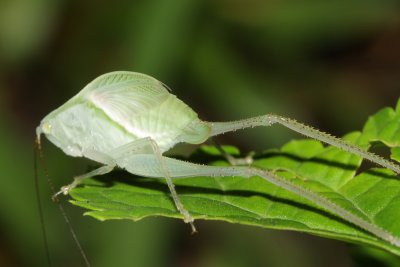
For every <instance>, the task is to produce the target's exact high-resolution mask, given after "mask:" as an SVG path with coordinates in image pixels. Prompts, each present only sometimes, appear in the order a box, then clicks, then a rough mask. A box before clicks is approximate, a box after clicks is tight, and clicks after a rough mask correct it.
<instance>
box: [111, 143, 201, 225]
mask: <svg viewBox="0 0 400 267" xmlns="http://www.w3.org/2000/svg"><path fill="white" fill-rule="evenodd" d="M148 148H150V149H151V150H150V151H149V149H148ZM149 153H151V154H154V155H155V157H156V159H157V164H158V166H160V167H161V171H162V176H163V177H164V178H165V180H166V182H167V185H168V188H169V190H170V192H171V196H172V199H173V201H174V203H175V206H176V208H177V209H178V211H179V212H180V213H181V214H182V216H183V220H184V222H185V223H189V224H190V226H191V228H192V233H195V232H196V227H195V226H194V223H193V222H194V219H193V217H192V216H191V215H190V213H189V212H188V211H187V210H186V209H185V207H184V206H183V204H182V202H181V200H180V198H179V196H178V194H177V192H176V189H175V185H174V183H173V182H172V179H171V176H170V174H169V170H168V168H167V166H166V164H165V162H164V158H163V156H162V153H161V150H160V148H159V146H158V145H157V143H156V142H155V141H154V140H153V139H151V138H149V137H145V138H141V139H138V140H135V141H133V142H132V143H129V144H127V145H124V146H123V147H121V148H118V149H115V150H113V151H111V153H110V154H111V155H112V156H113V157H114V158H116V161H117V164H118V165H119V166H121V167H125V166H124V165H125V162H124V161H126V159H128V158H129V157H130V156H133V155H140V154H149ZM125 169H127V170H128V171H129V169H128V168H126V167H125ZM130 172H131V171H130Z"/></svg>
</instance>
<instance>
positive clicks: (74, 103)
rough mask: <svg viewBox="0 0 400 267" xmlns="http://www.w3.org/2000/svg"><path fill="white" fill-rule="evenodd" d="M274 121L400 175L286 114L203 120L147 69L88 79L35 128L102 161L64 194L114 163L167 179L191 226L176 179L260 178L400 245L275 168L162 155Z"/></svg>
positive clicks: (69, 149) (67, 149) (75, 152)
mask: <svg viewBox="0 0 400 267" xmlns="http://www.w3.org/2000/svg"><path fill="white" fill-rule="evenodd" d="M275 123H277V124H281V125H283V126H285V127H287V128H290V129H292V130H294V131H296V132H298V133H301V134H303V135H305V136H308V137H311V138H313V139H316V140H319V141H322V142H325V143H327V144H330V145H333V146H336V147H339V148H341V149H343V150H345V151H347V152H350V153H353V154H356V155H358V156H361V157H362V158H364V159H367V160H370V161H372V162H374V163H376V164H378V165H381V166H383V167H385V168H388V169H391V170H393V171H394V172H395V173H397V174H400V166H398V165H396V164H394V163H392V162H391V161H388V160H386V159H384V158H381V157H380V156H378V155H375V154H373V153H370V152H368V151H366V150H363V149H361V148H359V147H357V146H355V145H352V144H350V143H347V142H345V141H343V140H341V139H339V138H336V137H333V136H330V135H328V134H325V133H323V132H320V131H318V130H316V129H313V128H311V127H309V126H306V125H304V124H301V123H299V122H297V121H295V120H292V119H289V118H284V117H281V116H277V115H263V116H258V117H254V118H249V119H244V120H238V121H231V122H206V121H202V120H201V119H199V117H198V115H197V113H196V112H194V111H193V110H192V109H191V108H190V107H189V106H187V105H186V104H185V103H183V102H182V101H181V100H179V99H178V98H177V97H176V96H175V95H173V94H171V93H170V92H169V90H168V89H167V88H166V86H165V85H164V84H163V83H161V82H160V81H158V80H156V79H154V78H152V77H150V76H148V75H145V74H141V73H135V72H126V71H117V72H111V73H107V74H104V75H102V76H100V77H98V78H96V79H95V80H93V81H92V82H91V83H89V84H88V85H87V86H86V87H85V88H84V89H83V90H82V91H80V92H79V93H78V94H77V95H76V96H74V97H73V98H71V99H70V100H69V101H67V102H66V103H65V104H63V105H62V106H61V107H59V108H58V109H56V110H54V111H53V112H51V113H50V114H49V115H47V116H46V117H45V118H44V119H43V120H42V121H41V123H40V125H39V126H38V127H37V130H36V134H37V141H38V143H39V144H40V135H41V134H42V133H43V134H44V135H45V136H46V137H47V138H48V139H49V140H50V141H51V142H52V143H54V144H55V145H56V146H58V147H59V148H61V149H62V150H63V151H64V153H66V154H67V155H70V156H73V157H86V158H89V159H91V160H94V161H96V162H98V163H101V164H102V166H101V167H99V168H98V169H95V170H93V171H91V172H89V173H86V174H83V175H80V176H77V177H75V178H74V181H73V182H72V183H71V184H69V185H67V186H64V187H62V188H61V190H60V191H59V192H58V193H56V195H58V194H68V192H69V191H70V190H71V189H72V188H74V187H76V186H77V185H79V183H81V181H82V180H83V179H85V178H88V177H93V176H96V175H102V174H106V173H108V172H110V171H112V170H113V169H114V168H116V167H118V168H122V169H125V170H126V171H128V172H130V173H132V174H135V175H140V176H145V177H154V178H165V179H166V181H167V184H168V187H169V190H170V191H171V196H172V199H173V201H174V203H175V205H176V208H177V210H178V211H179V212H180V213H181V214H182V216H183V219H184V221H185V222H186V223H189V224H190V225H191V227H192V231H193V232H195V231H196V228H195V226H194V219H193V217H192V216H191V215H190V213H189V212H188V211H187V210H186V209H185V207H184V206H183V205H182V203H181V201H180V199H179V196H178V194H177V192H176V190H175V187H174V184H173V182H172V179H173V178H178V177H195V176H209V177H216V176H220V177H222V176H241V177H251V176H260V177H262V178H264V179H265V180H267V181H268V182H270V183H272V184H275V185H277V186H280V187H282V188H284V189H286V190H288V191H291V192H293V193H295V194H298V195H300V196H302V197H304V198H306V199H309V200H311V201H312V202H314V203H316V204H317V205H319V206H320V207H322V208H324V209H326V210H328V211H330V212H331V213H333V214H335V215H337V216H339V217H341V218H342V219H344V220H346V221H348V222H350V223H353V224H355V225H357V226H359V227H361V228H363V229H365V230H366V231H368V232H370V233H372V234H374V235H375V236H377V237H379V238H381V239H383V240H386V241H388V242H390V243H391V244H394V245H396V246H400V238H399V237H395V236H393V235H392V234H390V233H388V232H386V231H384V230H382V229H380V228H379V227H377V226H375V225H373V224H371V223H370V222H368V221H366V220H363V219H361V218H359V217H357V216H354V215H353V214H352V213H350V212H348V211H347V210H345V209H344V208H342V207H340V206H338V205H336V204H335V203H333V202H331V201H330V200H328V199H326V198H324V197H323V196H321V195H319V194H317V193H314V192H311V191H309V190H307V189H304V188H302V187H299V186H297V185H295V184H293V183H291V182H290V181H288V180H285V179H283V178H280V177H279V176H277V175H275V174H273V173H272V172H269V171H266V170H262V169H258V168H255V167H251V166H228V167H218V166H203V165H197V164H193V163H190V162H186V161H181V160H177V159H173V158H169V157H165V156H164V155H163V153H164V152H166V151H168V150H169V149H171V148H172V147H174V146H175V145H176V144H177V143H189V144H200V143H203V142H205V141H206V140H207V139H209V138H210V137H212V136H216V135H219V134H223V133H226V132H231V131H235V130H239V129H244V128H248V127H255V126H270V125H272V124H275ZM231 161H232V160H231Z"/></svg>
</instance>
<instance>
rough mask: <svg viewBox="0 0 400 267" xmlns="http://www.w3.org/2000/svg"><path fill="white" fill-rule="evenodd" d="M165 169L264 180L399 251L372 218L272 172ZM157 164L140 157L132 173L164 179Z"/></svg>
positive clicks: (398, 241) (178, 174)
mask: <svg viewBox="0 0 400 267" xmlns="http://www.w3.org/2000/svg"><path fill="white" fill-rule="evenodd" d="M163 158H164V161H165V164H166V166H167V167H168V169H169V172H170V175H171V177H172V178H185V177H197V176H208V177H225V176H241V177H245V178H249V177H251V176H259V177H261V178H263V179H264V180H266V181H268V182H269V183H272V184H274V185H276V186H278V187H281V188H283V189H286V190H288V191H290V192H292V193H295V194H296V195H298V196H301V197H303V198H305V199H308V200H310V201H311V202H313V203H315V204H316V205H318V206H320V207H321V208H323V209H325V210H327V211H328V212H330V213H332V214H334V215H336V216H338V217H340V218H342V219H343V220H346V221H348V222H350V223H352V224H354V225H356V226H358V227H360V228H362V229H364V230H366V231H368V232H370V233H372V234H373V235H375V236H377V237H379V238H381V239H383V240H385V241H387V242H389V243H391V244H393V245H395V246H398V247H400V238H399V237H395V236H393V235H392V234H391V233H389V232H387V231H385V230H383V229H381V228H380V227H379V226H377V225H375V224H373V223H372V222H371V221H372V219H371V218H364V217H361V216H357V215H355V214H353V213H351V212H349V211H348V210H347V209H345V208H343V207H342V206H340V205H338V204H336V203H334V202H332V201H331V200H330V199H328V198H326V197H324V196H323V195H321V194H319V193H317V192H314V191H311V190H309V189H306V188H304V187H301V186H299V185H297V184H296V183H293V182H292V181H290V180H289V179H285V178H282V177H279V176H277V175H276V174H274V173H273V172H270V171H267V170H263V169H259V168H255V167H250V166H228V167H220V166H207V165H205V166H204V165H198V164H194V163H190V162H185V161H181V160H177V159H172V158H168V157H163ZM157 161H158V160H157V159H156V158H155V157H154V156H151V155H138V156H137V157H135V158H132V159H131V163H132V164H131V166H130V168H132V170H133V171H135V172H136V173H137V174H138V175H143V176H148V177H160V175H162V173H161V171H160V169H159V168H154V167H153V166H154V164H155V163H156V162H157Z"/></svg>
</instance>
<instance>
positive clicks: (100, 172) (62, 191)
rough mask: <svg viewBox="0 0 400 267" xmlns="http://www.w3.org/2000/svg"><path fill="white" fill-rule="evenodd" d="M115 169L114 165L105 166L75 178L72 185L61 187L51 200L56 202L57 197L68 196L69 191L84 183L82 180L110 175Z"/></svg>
mask: <svg viewBox="0 0 400 267" xmlns="http://www.w3.org/2000/svg"><path fill="white" fill-rule="evenodd" d="M114 167H115V166H114V165H105V166H101V167H100V168H97V169H95V170H93V171H90V172H88V173H85V174H82V175H79V176H75V177H74V181H73V182H72V183H70V184H69V185H65V186H63V187H61V189H60V191H58V192H57V193H55V194H54V195H53V196H52V197H51V198H52V199H53V201H55V200H56V199H57V196H58V195H60V194H64V195H68V193H69V191H70V190H71V189H73V188H75V187H77V186H78V185H79V184H80V183H81V182H82V180H84V179H86V178H90V177H93V176H98V175H103V174H106V173H109V172H111V171H112V170H113V169H114Z"/></svg>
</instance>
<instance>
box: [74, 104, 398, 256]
mask: <svg viewBox="0 0 400 267" xmlns="http://www.w3.org/2000/svg"><path fill="white" fill-rule="evenodd" d="M399 103H400V102H399ZM399 106H400V105H398V107H397V109H396V110H393V109H390V108H385V109H383V110H381V111H379V112H378V113H377V114H375V115H374V116H372V117H370V118H369V120H368V122H367V123H366V125H365V127H364V130H363V132H353V133H350V134H348V135H346V136H345V137H344V139H346V140H347V141H348V142H351V143H354V144H357V145H359V146H362V147H368V146H369V143H370V142H380V143H383V144H385V145H386V146H388V147H391V148H392V152H394V153H393V154H392V157H393V158H397V159H398V157H399V153H398V152H399V146H400V131H399V127H400V108H399ZM229 151H230V152H233V153H234V152H235V150H234V149H232V148H231V149H230V150H229ZM188 160H191V161H199V160H201V161H202V162H203V163H204V162H206V163H208V164H212V165H227V163H226V162H225V161H224V160H223V158H222V157H221V156H220V155H219V154H218V153H217V150H215V149H214V148H212V147H203V148H202V149H199V150H198V151H197V152H196V153H195V154H194V155H193V156H192V157H191V158H189V159H188ZM361 163H362V160H361V158H360V157H358V156H355V155H352V154H349V153H347V152H344V151H342V150H340V149H337V148H334V147H330V146H327V147H324V146H323V145H322V144H321V143H320V142H319V141H315V140H297V141H290V142H288V143H287V144H285V145H284V146H282V147H281V148H280V149H271V150H267V151H265V152H264V153H262V155H259V156H257V157H255V160H254V163H253V165H254V166H256V167H258V168H262V169H268V170H273V171H275V173H276V174H277V175H279V176H281V177H283V178H284V179H288V180H290V181H291V182H292V183H294V184H296V185H297V186H300V187H303V188H305V189H307V190H309V191H312V192H315V193H317V194H319V195H321V196H323V197H325V198H326V199H328V200H329V201H331V202H333V203H335V204H336V205H338V206H340V207H342V208H344V209H345V210H347V211H349V212H350V213H352V214H353V215H355V216H357V217H359V218H361V219H363V220H365V221H368V222H369V223H371V224H373V225H375V226H377V227H379V228H381V229H383V230H385V231H386V232H388V233H391V234H392V235H394V236H396V237H400V224H399V223H398V221H399V219H400V213H399V211H400V181H399V178H398V177H397V176H395V175H394V174H393V172H392V171H390V170H387V169H383V168H372V169H367V170H366V171H360V166H361ZM175 184H176V186H177V192H178V194H179V196H180V198H181V200H182V203H183V204H184V206H185V207H186V209H188V211H189V212H190V213H191V214H192V215H193V216H194V217H195V218H196V219H207V220H223V221H227V222H232V223H240V224H247V225H253V226H258V227H264V228H272V229H282V230H294V231H301V232H307V233H311V234H315V235H320V236H324V237H329V238H334V239H340V240H345V241H349V242H353V243H361V244H369V245H372V246H375V247H379V248H382V249H385V250H387V251H390V252H392V253H394V254H396V255H400V248H399V247H396V246H394V245H391V244H390V243H388V242H387V241H384V240H382V239H380V238H378V237H376V236H374V235H373V234H371V233H369V232H366V231H364V230H362V229H360V228H359V227H357V226H355V225H353V224H351V223H349V222H347V221H345V220H344V219H343V218H340V217H338V216H337V214H333V213H332V212H331V211H326V210H324V209H322V208H321V207H319V206H318V205H317V204H316V203H312V202H311V201H309V200H307V199H304V198H303V197H301V196H299V195H296V194H294V193H291V192H288V191H286V190H284V189H282V188H279V187H277V186H275V185H272V184H270V183H268V182H267V181H265V180H263V179H261V178H260V177H252V178H249V179H246V178H242V177H217V178H209V177H196V178H186V179H177V180H175ZM71 196H72V198H73V200H72V201H71V202H72V203H73V204H75V205H78V206H81V207H84V208H86V209H88V210H89V211H87V212H86V213H85V214H87V215H90V216H92V217H94V218H96V219H99V220H109V219H131V220H140V219H142V218H144V217H148V216H166V217H173V218H181V217H182V216H181V215H180V214H179V213H178V212H177V211H176V208H175V206H174V204H173V202H172V200H171V198H170V195H169V191H168V187H167V186H166V184H165V183H164V181H163V179H150V178H142V177H136V176H133V175H130V174H128V173H126V172H123V171H119V172H114V173H112V174H111V175H106V176H102V177H99V178H96V179H88V180H86V181H85V183H84V185H83V186H81V187H78V188H75V189H73V190H72V191H71Z"/></svg>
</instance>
